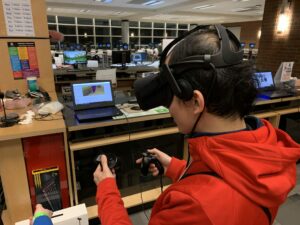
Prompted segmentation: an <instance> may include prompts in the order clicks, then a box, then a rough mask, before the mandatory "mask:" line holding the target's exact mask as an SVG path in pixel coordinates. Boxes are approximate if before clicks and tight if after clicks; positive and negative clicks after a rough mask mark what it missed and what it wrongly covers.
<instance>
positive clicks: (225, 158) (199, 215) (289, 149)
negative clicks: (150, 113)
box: [96, 120, 300, 225]
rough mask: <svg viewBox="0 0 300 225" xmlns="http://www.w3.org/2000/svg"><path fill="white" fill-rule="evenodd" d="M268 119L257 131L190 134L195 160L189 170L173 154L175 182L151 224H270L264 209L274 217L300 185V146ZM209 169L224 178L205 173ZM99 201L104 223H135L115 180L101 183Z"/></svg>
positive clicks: (158, 203)
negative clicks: (299, 169)
mask: <svg viewBox="0 0 300 225" xmlns="http://www.w3.org/2000/svg"><path fill="white" fill-rule="evenodd" d="M262 122H263V126H261V127H260V128H257V129H255V130H251V131H239V132H233V133H227V134H221V135H214V136H201V137H196V138H190V139H189V151H190V154H191V157H192V163H191V164H190V166H188V167H187V169H186V162H185V161H183V160H178V159H176V158H172V160H171V163H170V166H169V168H168V170H167V172H166V175H167V176H169V177H170V178H171V179H172V180H173V184H172V185H171V186H170V187H169V188H168V189H166V190H165V191H164V192H163V193H162V194H161V196H160V197H159V198H158V199H157V201H156V203H155V204H154V207H153V209H152V213H151V218H150V221H149V224H150V225H151V224H152V225H155V224H159V225H177V224H178V225H179V224H184V225H185V224H189V225H267V224H270V221H269V219H268V216H267V215H266V213H265V212H264V210H263V208H268V211H269V212H270V213H271V217H272V218H271V220H272V222H273V220H274V218H275V216H276V214H277V210H278V207H279V206H280V205H281V204H282V203H283V202H284V201H285V199H286V198H287V195H288V193H289V192H290V191H291V189H292V188H293V187H294V186H295V182H296V161H297V160H298V159H299V158H300V145H299V144H297V143H296V142H294V141H293V140H292V139H291V138H290V136H289V135H287V134H286V133H285V132H283V131H281V130H279V129H275V128H274V127H272V125H271V124H270V123H269V122H267V121H265V120H262ZM209 171H213V172H214V173H216V174H217V175H218V177H215V176H211V175H206V174H199V172H209ZM183 174H185V175H187V177H186V178H184V179H181V176H182V175H183ZM192 174H194V175H192ZM189 175H190V176H189ZM96 200H97V204H98V213H99V218H100V219H101V224H103V225H112V224H114V225H116V224H117V225H118V224H124V225H125V224H126V225H129V224H132V223H131V221H130V219H129V217H128V214H127V211H126V209H125V208H124V205H123V201H122V199H121V196H120V193H119V191H118V188H117V185H116V181H115V179H113V178H107V179H105V180H103V181H102V182H100V183H99V184H98V189H97V197H96Z"/></svg>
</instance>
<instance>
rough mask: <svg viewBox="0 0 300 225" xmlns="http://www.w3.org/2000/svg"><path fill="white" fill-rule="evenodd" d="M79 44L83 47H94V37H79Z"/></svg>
mask: <svg viewBox="0 0 300 225" xmlns="http://www.w3.org/2000/svg"><path fill="white" fill-rule="evenodd" d="M79 43H80V44H82V45H86V44H89V45H93V44H94V37H84V36H80V37H79Z"/></svg>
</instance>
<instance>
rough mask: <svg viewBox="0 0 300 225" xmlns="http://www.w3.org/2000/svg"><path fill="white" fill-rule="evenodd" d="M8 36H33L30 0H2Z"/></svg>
mask: <svg viewBox="0 0 300 225" xmlns="http://www.w3.org/2000/svg"><path fill="white" fill-rule="evenodd" d="M2 5H3V13H4V18H5V22H6V31H7V35H8V36H34V25H33V18H32V10H31V1H30V0H2Z"/></svg>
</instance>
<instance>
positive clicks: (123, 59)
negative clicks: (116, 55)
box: [121, 51, 127, 70]
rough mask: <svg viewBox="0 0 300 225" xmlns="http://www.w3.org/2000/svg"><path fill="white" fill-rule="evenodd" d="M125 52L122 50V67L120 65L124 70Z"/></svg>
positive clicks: (125, 67)
mask: <svg viewBox="0 0 300 225" xmlns="http://www.w3.org/2000/svg"><path fill="white" fill-rule="evenodd" d="M126 57H127V56H126V52H125V51H124V52H122V67H121V70H125V69H127V66H126Z"/></svg>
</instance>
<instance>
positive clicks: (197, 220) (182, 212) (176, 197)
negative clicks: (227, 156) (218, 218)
mask: <svg viewBox="0 0 300 225" xmlns="http://www.w3.org/2000/svg"><path fill="white" fill-rule="evenodd" d="M154 210H155V209H154V208H153V211H152V215H151V219H150V221H149V225H170V224H172V225H182V224H193V225H204V224H205V225H213V224H212V222H211V221H210V219H209V218H208V216H207V214H206V213H205V211H204V210H203V208H202V206H201V204H200V203H199V202H198V201H197V200H195V199H194V198H193V197H191V196H190V195H188V194H186V193H182V192H179V191H170V192H169V193H168V194H167V195H166V196H165V197H164V199H163V202H162V206H161V207H160V208H159V209H157V211H156V210H155V211H154Z"/></svg>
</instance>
